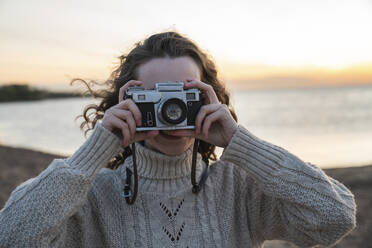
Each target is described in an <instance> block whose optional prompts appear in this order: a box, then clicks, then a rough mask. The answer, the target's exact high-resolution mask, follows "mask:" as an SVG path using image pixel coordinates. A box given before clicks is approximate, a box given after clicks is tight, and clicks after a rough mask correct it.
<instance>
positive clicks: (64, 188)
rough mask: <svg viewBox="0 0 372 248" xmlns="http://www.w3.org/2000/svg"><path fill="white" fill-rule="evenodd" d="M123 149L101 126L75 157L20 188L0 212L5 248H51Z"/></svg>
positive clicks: (60, 161) (0, 235) (56, 163)
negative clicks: (96, 179)
mask: <svg viewBox="0 0 372 248" xmlns="http://www.w3.org/2000/svg"><path fill="white" fill-rule="evenodd" d="M121 149H122V148H121V146H120V140H119V139H118V138H117V137H116V136H115V135H114V134H112V133H111V132H110V131H108V130H107V129H105V128H104V127H103V126H102V125H101V124H100V123H98V124H97V125H96V127H95V129H94V131H93V133H92V134H91V135H90V137H89V138H88V139H87V140H86V142H85V143H84V144H83V145H82V146H81V147H80V148H79V149H78V150H77V151H76V152H75V153H74V154H73V155H72V156H71V157H69V158H67V159H56V160H54V161H53V162H52V163H51V164H50V165H49V166H48V168H47V169H46V170H44V171H43V172H42V173H41V174H40V175H39V176H37V177H36V178H33V179H30V180H27V181H26V182H24V183H23V184H21V185H20V186H18V187H17V188H16V189H15V190H14V191H13V192H12V194H11V195H10V198H9V199H8V201H7V202H6V204H5V207H4V208H3V209H2V210H1V211H0V244H1V246H2V247H3V246H5V247H10V246H11V247H45V246H48V247H49V246H50V244H51V242H52V241H53V240H54V241H55V238H56V236H57V235H58V233H57V232H58V231H57V230H61V229H63V228H61V225H66V223H67V222H68V221H67V220H68V219H69V218H70V217H71V216H73V215H74V214H75V213H77V212H78V211H79V210H80V208H82V206H83V205H84V204H86V202H87V195H88V192H89V190H90V188H91V184H92V182H93V180H94V178H95V176H96V174H97V173H98V171H99V170H100V169H101V168H102V167H103V166H104V165H106V164H107V162H108V161H109V160H110V159H111V158H112V157H113V156H114V155H116V154H117V153H119V152H120V151H121Z"/></svg>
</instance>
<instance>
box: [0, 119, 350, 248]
mask: <svg viewBox="0 0 372 248" xmlns="http://www.w3.org/2000/svg"><path fill="white" fill-rule="evenodd" d="M136 147H137V151H136V154H137V161H138V162H137V166H138V175H139V181H138V182H139V187H138V196H137V200H136V202H135V203H134V205H128V204H126V202H125V199H124V198H123V188H124V181H125V176H126V175H125V174H126V167H129V168H132V159H131V157H130V158H128V159H127V160H126V161H125V163H124V164H122V165H121V166H120V167H119V168H118V169H117V170H115V171H113V170H109V169H105V168H104V169H102V168H103V167H104V166H105V165H106V164H107V162H108V161H109V160H110V159H111V158H112V157H113V156H115V155H116V154H118V153H119V152H121V151H122V148H121V147H120V140H119V139H118V138H117V137H116V136H115V135H113V134H112V133H111V132H109V131H108V130H106V129H105V128H104V127H102V125H101V124H97V126H96V128H95V129H94V132H93V133H92V135H91V136H90V137H89V139H88V140H87V141H86V142H85V143H84V144H83V145H82V146H81V148H80V149H79V150H78V151H76V152H75V153H74V154H73V155H72V156H71V157H70V158H67V159H56V160H54V161H53V162H52V164H50V165H49V167H48V168H47V169H46V170H45V171H43V172H42V173H41V174H40V175H39V176H38V177H36V178H33V179H30V180H28V181H26V182H24V183H23V184H21V185H20V186H18V187H17V188H16V189H15V190H14V191H13V193H12V194H11V196H10V198H9V200H8V201H7V203H6V205H5V207H4V208H3V209H2V210H1V211H0V247H180V248H181V247H182V248H186V247H189V248H191V247H261V246H262V244H263V242H264V241H265V240H271V239H282V240H288V241H291V242H293V243H294V244H297V245H299V246H301V247H310V246H314V245H323V246H328V245H331V244H333V243H335V242H337V241H338V240H339V239H340V238H342V237H343V236H344V235H346V234H347V233H348V232H349V231H350V230H352V229H353V228H354V227H355V202H354V197H353V195H352V193H351V192H350V191H349V190H348V189H347V188H346V187H345V186H344V185H342V184H341V183H339V182H337V181H336V180H334V179H332V178H330V177H328V176H327V175H325V174H324V172H323V171H322V170H320V169H319V168H318V167H316V166H314V165H312V164H310V163H305V162H303V161H302V160H300V159H299V158H297V157H296V156H294V155H293V154H291V153H289V152H288V151H286V150H285V149H283V148H280V147H278V146H275V145H273V144H270V143H268V142H265V141H263V140H260V139H259V138H257V137H255V136H254V135H253V134H251V133H250V132H249V131H247V130H246V129H245V128H244V127H242V126H239V128H238V130H237V131H236V132H235V134H234V136H233V138H232V140H231V141H230V144H229V145H228V147H227V148H225V150H224V152H223V154H222V156H221V158H220V160H219V161H217V162H216V163H213V164H212V165H210V174H209V177H208V179H207V180H206V183H205V185H204V186H203V188H202V190H201V191H200V192H199V193H198V194H193V193H192V190H191V189H192V185H191V177H190V174H191V157H192V148H190V149H189V150H187V151H186V152H185V153H183V154H182V155H180V156H173V157H172V156H166V155H164V154H160V153H157V152H155V151H152V150H149V149H148V148H146V147H143V146H141V145H140V144H138V145H137V146H136ZM205 166H206V165H205V164H204V163H203V161H202V160H201V157H200V155H199V156H198V159H197V171H196V175H197V177H198V178H199V177H200V175H201V173H202V171H203V169H204V168H205ZM132 182H133V180H132Z"/></svg>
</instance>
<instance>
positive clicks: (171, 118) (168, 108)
mask: <svg viewBox="0 0 372 248" xmlns="http://www.w3.org/2000/svg"><path fill="white" fill-rule="evenodd" d="M186 113H187V108H186V105H185V103H184V102H183V101H182V100H180V99H178V98H172V99H169V100H167V101H165V102H164V104H163V106H162V109H161V115H162V117H163V119H164V120H165V121H166V122H168V123H170V124H179V123H181V122H183V121H184V120H185V119H186Z"/></svg>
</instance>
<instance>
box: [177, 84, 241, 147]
mask: <svg viewBox="0 0 372 248" xmlns="http://www.w3.org/2000/svg"><path fill="white" fill-rule="evenodd" d="M184 88H185V89H190V88H198V89H199V90H201V91H202V92H203V94H204V96H205V102H204V105H203V106H202V107H201V108H200V111H199V113H198V115H197V116H196V119H195V130H177V131H174V132H172V135H175V136H192V137H195V138H197V139H200V140H203V141H206V142H208V143H210V144H213V145H216V146H219V147H226V146H227V145H228V144H229V142H230V140H231V137H232V136H233V134H234V132H235V131H236V129H237V128H238V124H237V123H236V121H235V120H234V118H233V117H232V115H231V113H230V111H229V108H228V107H227V106H226V105H225V104H221V103H220V102H219V101H218V98H217V96H216V93H215V92H214V90H213V87H212V86H210V85H208V84H206V83H203V82H200V81H197V80H188V81H187V82H186V83H185V87H184Z"/></svg>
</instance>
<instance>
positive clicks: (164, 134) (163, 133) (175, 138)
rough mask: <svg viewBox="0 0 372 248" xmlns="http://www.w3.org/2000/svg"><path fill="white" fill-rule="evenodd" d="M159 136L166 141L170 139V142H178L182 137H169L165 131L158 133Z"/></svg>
mask: <svg viewBox="0 0 372 248" xmlns="http://www.w3.org/2000/svg"><path fill="white" fill-rule="evenodd" d="M160 134H161V136H163V137H164V138H166V139H170V140H179V139H181V138H182V137H180V136H174V135H171V134H170V133H169V132H165V131H160Z"/></svg>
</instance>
